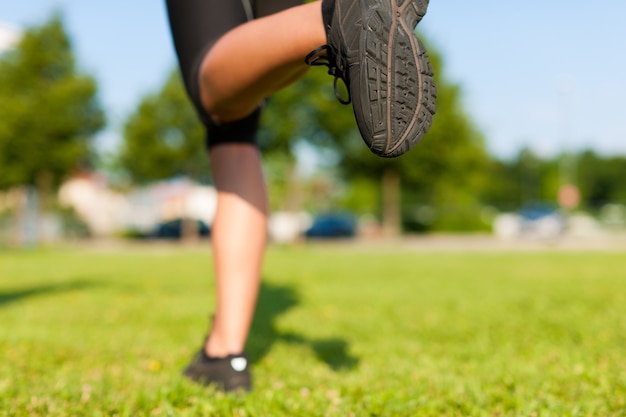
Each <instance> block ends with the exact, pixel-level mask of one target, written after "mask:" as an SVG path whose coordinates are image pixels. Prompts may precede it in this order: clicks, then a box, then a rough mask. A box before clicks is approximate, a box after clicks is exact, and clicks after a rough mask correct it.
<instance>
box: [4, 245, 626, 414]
mask: <svg viewBox="0 0 626 417" xmlns="http://www.w3.org/2000/svg"><path fill="white" fill-rule="evenodd" d="M375 249H376V248H369V249H365V248H355V247H350V246H328V247H324V246H307V245H304V246H299V247H292V248H280V247H272V248H271V249H270V250H269V252H268V256H267V260H266V263H265V267H264V271H265V272H264V284H263V287H262V290H261V295H260V303H259V306H258V309H257V310H258V313H257V316H256V318H255V323H254V326H253V327H254V328H253V332H252V334H251V336H250V339H249V344H248V351H249V353H250V356H251V359H252V361H253V372H254V377H255V391H254V392H253V393H251V394H249V395H246V396H239V397H237V396H231V395H226V396H225V395H223V394H221V393H218V392H215V391H213V390H211V389H206V388H202V387H199V386H196V385H193V384H191V383H189V382H187V381H186V380H184V379H183V378H182V377H181V376H180V370H181V368H182V367H183V366H184V365H185V363H186V362H187V360H188V359H189V358H190V357H191V354H192V353H193V351H194V350H196V349H197V348H198V346H199V344H200V341H201V339H202V337H203V333H204V332H205V330H206V326H207V322H208V315H209V314H210V313H211V311H212V309H213V305H214V300H213V287H212V272H211V262H212V261H211V255H210V251H209V250H208V249H200V248H195V249H184V248H182V247H181V248H175V247H171V248H132V249H128V248H127V249H124V250H112V251H100V252H96V251H93V250H78V249H63V250H61V249H57V250H47V251H33V252H0V359H1V361H0V416H529V417H530V416H555V417H560V416H626V359H625V357H626V254H625V253H623V252H622V253H618V252H614V253H609V252H606V253H601V252H558V251H547V252H530V251H529V252H472V253H462V252H450V251H447V252H424V251H414V252H410V251H403V252H400V253H392V251H390V250H384V252H377V251H376V250H375Z"/></svg>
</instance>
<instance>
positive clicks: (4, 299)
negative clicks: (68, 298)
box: [0, 279, 98, 308]
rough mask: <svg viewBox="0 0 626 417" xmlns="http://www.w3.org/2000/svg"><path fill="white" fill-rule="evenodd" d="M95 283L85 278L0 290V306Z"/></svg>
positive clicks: (77, 288) (78, 288)
mask: <svg viewBox="0 0 626 417" xmlns="http://www.w3.org/2000/svg"><path fill="white" fill-rule="evenodd" d="M95 285H98V284H96V283H95V282H94V281H90V280H87V279H76V280H73V281H70V282H62V283H58V284H43V285H37V286H32V287H28V288H21V289H16V290H10V291H3V290H0V308H3V307H6V306H8V305H9V304H13V303H17V302H20V301H23V300H25V299H28V298H33V297H39V296H44V295H50V294H56V293H61V292H68V291H74V290H83V289H86V288H90V287H93V286H95Z"/></svg>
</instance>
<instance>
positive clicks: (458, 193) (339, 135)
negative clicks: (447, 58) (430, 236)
mask: <svg viewBox="0 0 626 417" xmlns="http://www.w3.org/2000/svg"><path fill="white" fill-rule="evenodd" d="M429 50H430V57H431V61H432V64H433V67H434V69H435V81H436V82H437V86H438V100H437V101H438V109H437V114H436V115H435V117H434V120H433V126H432V127H431V129H430V131H429V133H427V135H426V136H425V138H424V139H423V141H422V142H421V143H420V144H418V145H417V146H416V147H415V149H414V150H412V151H411V152H408V153H407V154H405V155H403V156H401V157H398V158H393V159H385V158H380V157H378V156H376V155H374V154H372V153H371V152H370V151H369V149H368V148H367V147H366V146H364V144H363V141H362V140H361V139H360V136H359V135H358V131H357V129H356V124H355V122H354V116H353V115H352V113H351V109H350V107H348V106H345V107H343V108H342V106H339V105H338V104H337V103H336V100H333V99H330V101H329V97H328V96H325V97H320V99H319V100H318V101H316V102H315V107H314V108H313V109H312V110H311V112H312V117H313V119H314V122H313V123H312V124H314V125H316V126H318V132H317V134H316V135H314V136H313V137H312V138H311V140H312V141H313V142H314V143H316V144H323V145H325V146H332V147H333V148H334V149H335V150H336V152H337V153H338V155H339V162H338V167H339V169H340V172H341V173H342V175H343V177H344V178H346V179H347V181H348V182H351V181H353V180H354V179H356V178H360V180H361V181H364V180H367V181H371V182H372V183H374V184H379V183H380V179H381V178H382V177H383V176H384V173H385V172H386V171H390V170H391V171H395V172H396V174H397V175H398V176H399V177H400V181H401V189H402V200H403V201H402V207H403V218H404V219H405V225H409V224H410V223H411V221H410V219H411V218H415V217H416V216H415V212H416V211H417V210H419V207H420V206H423V205H429V206H430V207H432V208H433V209H434V210H435V211H437V215H436V216H435V217H433V219H432V222H430V223H429V224H421V225H419V226H417V228H422V229H430V230H445V229H448V228H449V227H450V226H449V225H450V224H453V223H459V221H456V220H454V218H455V217H458V216H457V215H456V214H455V213H456V212H455V211H447V210H445V207H446V206H458V207H461V208H462V209H463V210H465V211H466V212H467V213H469V217H472V218H476V216H477V214H476V212H475V210H474V207H480V202H481V198H480V197H481V192H482V190H483V188H485V186H486V184H487V183H488V178H489V166H490V158H489V156H488V154H487V152H486V150H485V148H484V144H483V138H482V135H481V134H480V133H479V132H478V131H477V130H476V128H475V127H474V126H473V124H472V122H471V120H470V118H469V116H468V115H467V114H466V113H465V111H464V110H463V108H462V102H461V90H460V88H459V86H457V85H455V84H453V83H451V82H449V81H448V80H446V79H445V77H444V76H443V72H444V71H443V64H442V60H441V58H440V57H439V55H438V54H437V53H436V51H434V50H433V49H432V48H431V49H429ZM319 72H322V71H319ZM327 78H328V76H327ZM326 83H327V84H328V83H329V81H328V80H327V81H326ZM323 91H332V89H331V88H330V87H326V89H324V90H323ZM320 94H321V93H320ZM378 187H380V185H378ZM370 188H371V187H370ZM384 204H387V203H386V202H384V201H382V196H380V197H379V203H378V205H379V208H380V207H382V206H383V205H384ZM465 217H467V216H466V215H463V216H461V219H462V222H463V223H464V224H465V228H470V229H472V228H474V226H475V223H476V222H475V221H473V220H472V222H471V223H468V219H466V218H465ZM470 224H471V225H473V226H472V227H468V226H469V225H470ZM481 228H482V227H481Z"/></svg>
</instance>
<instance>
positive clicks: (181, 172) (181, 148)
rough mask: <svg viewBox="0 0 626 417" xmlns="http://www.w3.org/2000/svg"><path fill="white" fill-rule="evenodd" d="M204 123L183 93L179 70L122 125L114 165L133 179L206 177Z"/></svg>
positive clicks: (206, 159)
mask: <svg viewBox="0 0 626 417" xmlns="http://www.w3.org/2000/svg"><path fill="white" fill-rule="evenodd" d="M204 140H205V133H204V127H203V126H202V125H201V123H200V122H199V120H198V117H197V115H196V112H195V110H194V108H193V106H192V105H191V103H190V102H189V100H188V98H187V95H186V94H185V91H184V88H183V85H182V80H181V78H180V74H179V72H178V70H174V71H172V72H171V74H170V75H169V77H168V78H167V80H166V82H165V84H164V85H163V87H162V88H161V90H160V91H159V92H157V93H156V94H150V95H147V96H145V97H144V98H143V99H142V100H141V103H140V104H139V107H138V108H137V110H136V112H135V113H133V114H132V115H130V117H129V118H128V120H127V122H126V124H125V127H124V142H123V143H122V145H121V147H120V150H119V154H118V155H117V157H116V159H115V163H114V164H115V165H116V166H117V167H118V168H120V169H122V170H124V172H125V173H126V174H127V175H128V177H129V178H128V179H129V180H130V181H131V182H132V183H138V184H143V183H147V182H150V181H155V180H162V179H167V178H172V177H175V176H186V177H189V178H191V179H194V180H197V181H203V182H206V181H209V180H210V176H209V171H208V158H207V155H206V151H205V145H204Z"/></svg>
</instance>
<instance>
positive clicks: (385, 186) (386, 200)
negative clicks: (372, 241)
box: [382, 168, 402, 236]
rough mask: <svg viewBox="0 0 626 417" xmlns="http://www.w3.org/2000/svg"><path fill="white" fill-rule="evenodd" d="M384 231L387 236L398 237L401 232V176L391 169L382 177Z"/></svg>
mask: <svg viewBox="0 0 626 417" xmlns="http://www.w3.org/2000/svg"><path fill="white" fill-rule="evenodd" d="M382 200H383V216H382V220H383V231H384V233H385V236H398V235H399V234H400V230H401V218H402V214H401V206H400V176H399V175H398V173H397V172H396V171H395V170H394V169H391V168H388V169H387V170H385V172H384V173H383V176H382Z"/></svg>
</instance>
